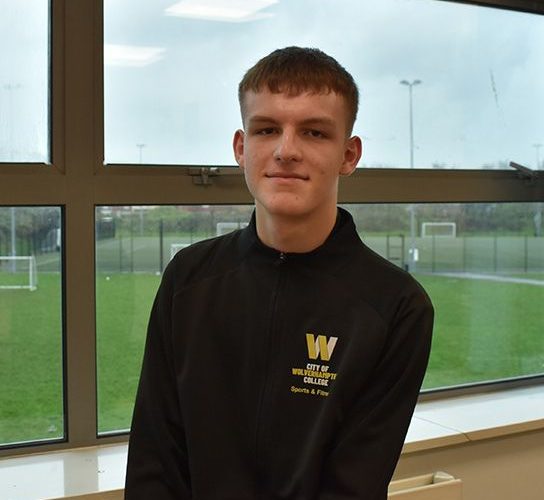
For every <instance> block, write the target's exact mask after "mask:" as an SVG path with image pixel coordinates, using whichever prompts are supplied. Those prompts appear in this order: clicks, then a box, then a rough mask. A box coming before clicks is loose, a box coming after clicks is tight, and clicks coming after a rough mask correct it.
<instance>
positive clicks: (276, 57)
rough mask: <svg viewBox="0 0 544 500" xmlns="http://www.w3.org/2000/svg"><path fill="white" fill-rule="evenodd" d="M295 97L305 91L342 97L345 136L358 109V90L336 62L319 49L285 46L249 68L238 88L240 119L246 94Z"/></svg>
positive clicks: (348, 75)
mask: <svg viewBox="0 0 544 500" xmlns="http://www.w3.org/2000/svg"><path fill="white" fill-rule="evenodd" d="M263 87H267V88H268V90H270V92H273V93H280V92H286V93H288V94H292V95H298V94H300V93H302V92H305V91H312V92H319V93H320V92H335V93H337V94H339V95H341V96H342V97H344V99H345V101H346V105H347V109H348V124H347V125H348V127H347V128H348V134H351V131H352V130H353V124H354V123H355V119H356V118H357V110H358V108H359V90H358V89H357V85H356V83H355V81H354V80H353V77H352V76H351V75H350V74H349V73H348V72H347V71H346V69H345V68H344V67H343V66H341V65H340V64H339V63H338V61H337V60H336V59H334V58H333V57H331V56H329V55H327V54H325V53H324V52H322V51H321V50H319V49H314V48H302V47H285V48H283V49H277V50H275V51H273V52H271V53H270V54H268V55H267V56H265V57H263V58H262V59H261V60H260V61H258V62H257V64H255V65H254V66H253V67H252V68H250V69H249V70H248V71H247V72H246V74H245V75H244V77H243V78H242V81H241V82H240V84H239V86H238V100H239V102H240V110H241V112H242V118H243V115H244V97H245V93H246V92H248V91H250V90H251V91H253V92H259V91H260V90H262V89H263Z"/></svg>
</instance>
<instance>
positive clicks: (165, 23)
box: [104, 0, 544, 169]
mask: <svg viewBox="0 0 544 500" xmlns="http://www.w3.org/2000/svg"><path fill="white" fill-rule="evenodd" d="M444 19H447V20H448V22H447V23H444ZM104 33H105V47H104V50H105V151H106V162H107V163H147V164H197V165H234V159H233V155H232V152H231V137H232V134H233V131H234V130H235V129H237V128H239V127H240V125H241V124H240V117H239V110H238V104H237V98H236V95H237V85H238V82H239V80H240V79H241V77H242V75H243V73H244V72H245V71H246V70H247V69H248V68H249V67H250V66H251V65H252V64H254V63H255V62H256V61H257V60H258V59H259V58H260V57H262V56H264V55H265V54H267V53H269V52H270V51H272V50H273V49H275V48H278V47H283V46H287V45H302V46H314V47H315V46H317V47H320V48H322V49H323V50H325V51H326V52H328V53H330V54H331V55H332V56H334V57H336V58H337V59H338V60H339V61H340V62H341V63H342V64H343V65H344V66H345V67H346V68H347V69H348V70H349V71H350V72H351V73H352V74H353V75H354V77H355V79H356V81H357V82H358V83H359V86H360V91H361V106H360V110H359V120H358V124H357V125H356V130H355V133H357V134H358V135H361V136H362V137H363V139H364V141H365V149H364V155H363V160H362V163H361V166H363V167H365V166H366V167H381V168H383V167H386V168H387V167H410V166H412V165H413V166H414V167H415V168H419V167H424V168H477V169H499V168H508V163H509V161H511V160H513V161H515V162H517V163H521V164H523V165H525V166H528V167H530V168H536V167H537V164H538V166H540V167H542V161H543V160H544V150H541V146H542V143H544V123H543V121H542V119H541V110H542V109H544V92H543V91H542V89H543V88H544V71H543V70H542V64H541V61H542V60H544V18H543V17H542V16H538V15H532V14H525V13H516V12H511V11H506V10H499V9H491V8H488V7H477V6H471V5H463V4H459V3H452V2H443V1H437V0H382V1H380V2H370V1H368V2H361V1H360V0H321V1H319V2H316V1H315V0H297V1H289V2H288V1H283V2H278V1H272V0H262V1H259V2H250V1H245V0H243V1H238V2H234V3H233V2H229V1H227V0H224V1H221V0H214V1H211V0H206V1H201V0H199V1H196V0H181V1H176V0H160V1H157V2H143V1H137V2H134V1H132V0H130V1H129V0H117V1H115V2H113V1H107V0H106V1H105V30H104ZM271 33H273V34H274V35H273V36H270V34H271ZM498 48H500V50H499V49H498ZM416 81H419V82H420V83H414V82H416ZM402 82H405V83H404V84H402ZM521 96H522V97H521ZM410 100H411V103H412V113H410ZM410 117H412V122H413V139H412V140H411V135H410Z"/></svg>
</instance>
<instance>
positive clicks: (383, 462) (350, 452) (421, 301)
mask: <svg viewBox="0 0 544 500" xmlns="http://www.w3.org/2000/svg"><path fill="white" fill-rule="evenodd" d="M433 314H434V313H433V307H432V305H431V302H430V300H429V298H428V297H427V295H426V294H425V293H424V292H423V291H422V290H420V289H418V290H417V292H416V293H413V294H411V296H409V297H406V298H405V299H404V300H403V301H402V302H401V305H400V306H399V307H398V310H397V313H396V314H395V316H394V318H393V320H392V322H391V324H390V326H389V329H388V337H387V341H386V346H385V348H384V349H383V352H382V356H381V357H380V360H379V362H378V364H377V365H376V368H375V370H374V373H373V376H372V377H371V380H370V381H369V383H367V384H365V386H364V387H363V388H362V390H361V393H360V396H359V398H358V400H357V401H356V402H355V403H354V405H353V407H352V408H351V410H350V411H349V413H348V415H347V416H346V417H345V421H344V422H343V424H342V426H341V430H340V432H339V434H338V435H337V436H336V438H335V439H334V441H333V443H332V446H331V448H330V449H329V450H330V452H329V454H328V455H327V457H326V459H325V460H324V463H323V469H322V474H321V486H320V488H319V494H318V499H319V500H355V499H357V500H362V499H364V500H385V499H386V498H387V487H388V485H389V482H390V480H391V477H392V475H393V472H394V469H395V466H396V464H397V461H398V458H399V456H400V452H401V450H402V445H403V443H404V439H405V437H406V432H407V431H408V426H409V424H410V420H411V417H412V414H413V411H414V408H415V404H416V401H417V397H418V394H419V390H420V387H421V384H422V381H423V377H424V375H425V370H426V368H427V361H428V358H429V353H430V346H431V335H432V327H433Z"/></svg>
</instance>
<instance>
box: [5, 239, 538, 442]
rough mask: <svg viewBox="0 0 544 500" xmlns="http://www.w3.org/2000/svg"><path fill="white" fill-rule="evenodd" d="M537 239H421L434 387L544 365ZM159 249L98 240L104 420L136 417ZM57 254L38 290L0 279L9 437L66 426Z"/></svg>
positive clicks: (148, 242)
mask: <svg viewBox="0 0 544 500" xmlns="http://www.w3.org/2000/svg"><path fill="white" fill-rule="evenodd" d="M376 238H377V237H376ZM180 240H182V238H180V237H174V236H172V237H169V238H166V239H165V242H166V243H165V242H163V245H162V250H163V265H164V264H165V263H166V262H167V261H168V259H169V249H170V244H171V243H180V242H181V243H183V241H180ZM371 240H372V239H371V238H369V239H368V240H367V241H368V243H369V245H370V246H372V247H373V248H375V249H376V250H378V251H380V250H381V251H383V248H382V249H380V245H383V244H384V243H383V241H380V240H379V239H378V238H377V239H376V240H375V241H374V242H373V241H371ZM382 240H383V238H382ZM530 240H531V241H528V242H527V241H526V239H524V238H522V237H520V238H514V237H505V238H500V239H498V240H497V241H493V239H492V238H491V239H490V238H487V239H486V238H483V239H480V240H474V241H470V242H467V241H465V242H462V241H461V240H460V239H458V238H457V239H450V241H449V242H447V241H446V240H442V241H440V242H437V241H436V240H435V241H434V250H433V248H432V247H431V245H432V242H431V241H430V240H429V241H425V242H422V241H418V246H419V249H420V255H419V257H420V260H419V261H418V263H417V272H416V273H415V275H416V278H417V279H418V280H419V281H420V282H421V283H422V285H423V286H424V287H425V288H426V290H427V291H428V293H429V295H430V296H431V298H432V300H433V303H434V305H435V309H436V320H435V334H434V339H433V351H432V356H431V360H430V363H429V369H428V372H427V376H426V378H425V382H424V388H425V389H431V388H437V387H444V386H449V385H458V384H464V383H471V382H480V381H486V380H492V379H497V378H509V377H516V376H521V375H532V374H537V373H542V372H544V335H542V325H543V324H544V312H543V308H542V304H543V303H544V300H543V299H544V286H543V285H544V255H543V254H544V252H543V251H542V250H543V248H544V246H543V245H542V242H541V241H540V238H538V239H536V238H534V239H533V238H531V239H530ZM438 245H440V249H441V250H440V251H439V252H437V248H438ZM476 248H480V250H479V251H478V252H480V253H478V252H477V251H476ZM446 249H447V251H446ZM494 249H495V250H494ZM433 251H434V264H433V261H432V260H431V256H432V252H433ZM159 252H160V245H159V244H158V242H157V241H156V239H154V238H145V237H143V238H134V239H133V240H132V241H129V239H128V238H126V239H125V240H123V241H118V240H109V241H104V242H99V246H98V248H97V278H96V294H97V302H96V307H97V353H98V359H97V363H98V413H99V416H98V418H99V430H100V431H101V432H106V431H110V430H118V429H126V428H128V427H129V425H130V417H131V412H132V405H133V399H134V394H135V390H136V386H137V380H138V376H139V369H140V362H141V357H142V352H143V344H144V339H145V331H146V324H147V319H148V315H149V310H150V307H151V303H152V300H153V297H154V294H155V291H156V289H157V287H158V284H159V281H160V274H159V266H160V261H161V259H160V253H159ZM462 252H465V254H464V257H463V253H462ZM494 252H495V253H494ZM463 258H464V267H463ZM58 262H59V259H58V255H57V256H56V258H55V255H52V254H46V255H43V256H40V257H39V258H38V270H39V272H38V289H37V290H36V291H34V292H30V291H28V290H1V289H0V442H1V443H9V442H15V441H26V440H33V439H43V438H49V437H60V436H61V435H62V432H63V431H62V429H63V421H62V338H61V280H60V274H59V273H58ZM433 265H434V273H433V272H432V270H433ZM0 278H2V280H4V282H5V281H6V279H5V278H6V276H4V275H0ZM491 278H492V279H491Z"/></svg>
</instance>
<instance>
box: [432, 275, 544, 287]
mask: <svg viewBox="0 0 544 500" xmlns="http://www.w3.org/2000/svg"><path fill="white" fill-rule="evenodd" d="M433 274H435V275H438V276H444V277H446V278H461V279H467V280H484V281H498V282H500V283H517V284H520V285H533V286H544V281H542V280H533V279H529V278H512V277H511V276H499V275H496V274H478V273H433Z"/></svg>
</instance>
